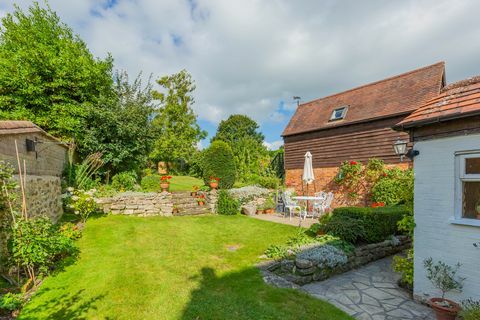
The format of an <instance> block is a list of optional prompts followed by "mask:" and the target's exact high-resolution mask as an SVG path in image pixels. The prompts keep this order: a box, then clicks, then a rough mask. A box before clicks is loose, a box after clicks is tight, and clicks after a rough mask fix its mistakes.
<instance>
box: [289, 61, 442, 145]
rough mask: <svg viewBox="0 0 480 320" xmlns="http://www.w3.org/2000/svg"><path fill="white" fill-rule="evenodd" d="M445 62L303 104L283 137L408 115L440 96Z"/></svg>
mask: <svg viewBox="0 0 480 320" xmlns="http://www.w3.org/2000/svg"><path fill="white" fill-rule="evenodd" d="M444 72H445V63H444V62H439V63H436V64H433V65H431V66H427V67H424V68H421V69H417V70H413V71H410V72H407V73H403V74H400V75H397V76H394V77H391V78H387V79H384V80H381V81H377V82H373V83H370V84H367V85H363V86H361V87H358V88H354V89H350V90H348V91H345V92H341V93H337V94H334V95H331V96H327V97H324V98H321V99H317V100H313V101H310V102H307V103H304V104H301V105H300V106H299V107H298V108H297V111H296V112H295V114H294V115H293V117H292V119H291V120H290V122H289V124H288V125H287V127H286V128H285V130H284V132H283V134H282V135H283V136H289V135H294V134H298V133H303V132H310V131H317V130H324V129H329V128H332V127H338V126H344V125H349V124H353V123H358V122H367V121H370V120H374V119H379V118H388V117H392V116H396V115H401V114H408V113H410V112H412V111H413V110H415V109H416V108H417V107H418V105H419V104H421V103H423V102H425V101H427V100H429V99H431V98H433V97H434V96H436V95H438V93H439V92H440V89H441V88H442V85H443V81H444V78H443V77H444ZM342 106H348V111H347V113H346V115H345V118H344V119H343V120H337V121H330V117H331V114H332V112H333V110H335V109H337V108H339V107H342Z"/></svg>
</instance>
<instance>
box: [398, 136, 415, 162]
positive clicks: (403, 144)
mask: <svg viewBox="0 0 480 320" xmlns="http://www.w3.org/2000/svg"><path fill="white" fill-rule="evenodd" d="M407 144H408V142H407V141H405V140H397V141H395V143H394V144H393V150H395V154H396V155H397V156H400V161H403V157H404V156H406V157H407V158H408V159H410V160H413V158H415V157H416V156H418V155H419V154H420V151H418V150H413V149H409V150H408V151H407Z"/></svg>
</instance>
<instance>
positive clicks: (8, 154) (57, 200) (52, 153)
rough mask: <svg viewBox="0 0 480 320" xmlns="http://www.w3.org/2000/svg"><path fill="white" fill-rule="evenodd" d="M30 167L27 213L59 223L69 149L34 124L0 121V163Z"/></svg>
mask: <svg viewBox="0 0 480 320" xmlns="http://www.w3.org/2000/svg"><path fill="white" fill-rule="evenodd" d="M15 142H16V143H17V148H18V153H19V156H20V162H21V166H22V170H23V161H24V160H25V167H26V186H25V187H26V188H25V189H26V195H27V210H28V213H29V214H30V215H31V216H39V215H45V216H48V217H50V218H52V219H53V220H57V219H58V218H59V217H60V216H61V214H62V201H61V175H62V171H63V168H64V165H65V163H66V158H67V150H68V147H67V145H65V144H64V143H62V142H61V141H59V140H58V139H56V138H54V137H53V136H51V135H50V134H48V133H47V132H45V131H44V130H43V129H41V128H40V127H38V126H37V125H35V124H34V123H32V122H30V121H0V160H3V161H5V162H8V163H10V164H11V165H12V166H13V167H14V168H15V173H16V176H15V178H16V179H17V180H18V161H17V156H16V151H15Z"/></svg>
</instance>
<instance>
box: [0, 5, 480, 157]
mask: <svg viewBox="0 0 480 320" xmlns="http://www.w3.org/2000/svg"><path fill="white" fill-rule="evenodd" d="M16 3H17V4H18V5H20V7H22V8H26V7H28V6H29V5H30V4H31V3H32V0H18V1H16ZM49 4H50V6H51V8H52V9H53V10H55V11H56V12H57V13H58V15H59V16H60V17H61V19H62V20H63V21H64V22H65V23H67V24H68V25H70V26H71V27H72V28H73V29H74V31H75V32H76V33H78V34H79V35H80V36H81V37H82V39H84V40H85V42H86V43H87V45H88V46H89V48H90V50H91V51H92V52H93V53H94V55H96V56H98V57H105V56H106V55H107V54H108V53H111V54H112V55H113V57H114V59H115V67H116V68H117V69H120V70H127V71H128V72H129V74H130V75H131V76H135V75H137V74H138V73H139V72H143V73H142V74H143V76H144V77H145V78H147V77H148V76H149V75H150V74H152V76H153V78H154V79H156V78H159V77H161V76H163V75H166V74H171V73H174V72H178V71H180V70H182V69H186V70H188V71H189V72H190V73H191V74H192V76H193V78H194V79H195V81H196V85H197V90H196V91H195V100H196V103H195V104H194V106H193V108H194V111H195V112H196V113H197V115H198V117H199V123H200V125H201V126H202V128H204V129H205V130H207V131H208V132H209V134H210V137H211V136H212V135H213V134H214V132H215V129H216V126H217V124H218V122H219V121H221V120H222V119H226V118H227V117H228V116H229V115H231V114H235V113H242V114H247V115H248V116H250V117H252V118H254V119H255V120H256V121H257V122H258V123H259V124H260V126H261V130H262V132H263V133H264V134H265V136H266V141H267V142H268V144H269V145H270V146H272V147H273V148H276V147H278V146H279V145H281V137H280V134H281V132H282V131H283V129H284V128H285V126H286V124H287V122H288V120H289V118H290V117H291V115H292V113H293V112H294V110H295V106H296V104H295V102H294V101H293V99H292V97H293V96H294V95H296V96H300V97H301V98H302V101H309V100H313V99H315V98H319V97H322V96H326V95H330V94H333V93H336V92H340V91H343V90H347V89H349V88H352V87H355V86H358V85H361V84H365V83H368V82H372V81H376V80H380V79H383V78H385V77H388V76H392V75H395V74H399V73H403V72H406V71H409V70H412V69H416V68H418V67H422V66H425V65H430V64H433V63H436V62H438V61H445V62H446V69H447V82H453V81H457V80H461V79H464V78H467V77H470V76H474V75H478V74H480V65H479V64H478V56H479V52H480V23H479V22H478V17H477V13H478V12H480V1H475V0H464V1H449V0H404V1H384V0H370V1H356V0H350V1H347V0H344V1H338V0H322V1H316V0H298V1H290V0H276V1H269V0H228V1H224V0H76V1H65V0H50V1H49ZM12 9H13V2H12V1H10V0H0V16H2V15H5V14H6V12H10V11H11V10H12ZM210 137H209V138H207V139H206V141H204V142H203V145H204V146H205V145H206V144H208V141H209V139H210Z"/></svg>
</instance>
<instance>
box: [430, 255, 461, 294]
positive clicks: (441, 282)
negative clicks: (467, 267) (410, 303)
mask: <svg viewBox="0 0 480 320" xmlns="http://www.w3.org/2000/svg"><path fill="white" fill-rule="evenodd" d="M423 266H424V267H425V273H426V276H427V279H428V280H430V282H431V283H432V284H433V285H434V286H435V288H437V289H439V290H440V291H441V292H442V299H443V298H445V294H446V293H447V292H450V291H458V292H461V291H462V289H463V281H464V280H465V279H464V278H460V277H458V276H457V273H458V269H460V266H461V265H460V263H457V264H456V265H455V266H453V267H452V266H450V265H448V264H446V263H445V262H442V261H438V262H437V263H433V259H432V258H428V259H425V261H423Z"/></svg>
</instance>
